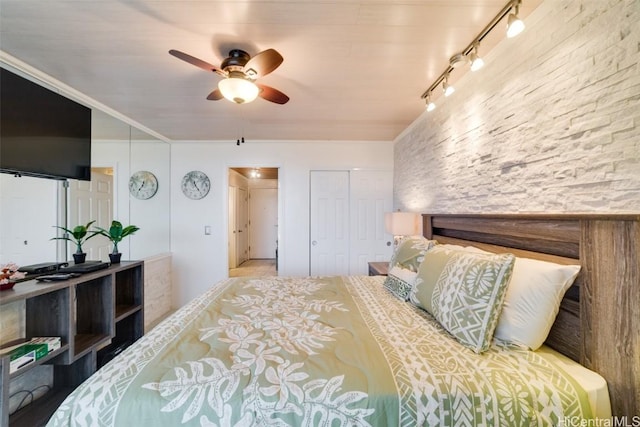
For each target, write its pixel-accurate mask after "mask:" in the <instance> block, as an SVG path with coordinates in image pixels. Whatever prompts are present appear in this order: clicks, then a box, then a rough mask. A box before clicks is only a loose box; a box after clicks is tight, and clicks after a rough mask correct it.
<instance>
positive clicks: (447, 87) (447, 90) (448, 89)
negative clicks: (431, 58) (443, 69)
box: [442, 74, 456, 96]
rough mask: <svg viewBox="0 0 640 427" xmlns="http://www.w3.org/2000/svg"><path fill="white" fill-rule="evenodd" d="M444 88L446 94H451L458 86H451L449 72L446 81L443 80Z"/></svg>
mask: <svg viewBox="0 0 640 427" xmlns="http://www.w3.org/2000/svg"><path fill="white" fill-rule="evenodd" d="M442 90H443V91H444V96H449V95H451V94H452V93H453V92H455V91H456V88H454V87H453V86H451V85H450V84H449V75H448V74H447V77H445V78H444V81H443V82H442Z"/></svg>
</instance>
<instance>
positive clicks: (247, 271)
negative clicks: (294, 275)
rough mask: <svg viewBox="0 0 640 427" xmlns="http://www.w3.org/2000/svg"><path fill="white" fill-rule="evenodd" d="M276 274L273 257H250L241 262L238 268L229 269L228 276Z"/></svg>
mask: <svg viewBox="0 0 640 427" xmlns="http://www.w3.org/2000/svg"><path fill="white" fill-rule="evenodd" d="M277 275H278V272H277V271H276V260H275V259H250V260H248V261H245V262H243V263H242V264H241V265H240V266H239V267H238V268H231V269H229V277H244V276H253V277H260V276H277Z"/></svg>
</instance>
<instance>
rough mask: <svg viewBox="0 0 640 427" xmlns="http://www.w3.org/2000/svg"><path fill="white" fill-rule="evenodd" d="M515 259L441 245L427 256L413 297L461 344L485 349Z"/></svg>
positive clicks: (480, 349) (411, 298)
mask: <svg viewBox="0 0 640 427" xmlns="http://www.w3.org/2000/svg"><path fill="white" fill-rule="evenodd" d="M514 262H515V257H514V256H513V255H511V254H490V253H476V252H465V251H458V250H453V249H449V248H441V247H438V246H436V247H435V248H433V249H431V250H430V251H429V252H427V253H426V254H425V257H424V261H423V262H422V264H421V265H420V268H419V270H418V276H417V278H416V284H415V286H414V288H413V289H412V291H411V295H410V300H411V301H412V302H413V303H414V304H416V305H418V306H419V307H422V308H424V309H425V310H427V311H428V312H429V313H431V314H432V315H433V317H435V318H436V319H437V320H438V322H440V324H441V325H442V327H444V328H445V329H446V330H447V331H449V333H450V334H451V335H453V336H454V337H455V338H456V339H457V340H458V341H459V342H460V343H461V344H463V345H464V346H466V347H468V348H470V349H471V350H473V351H475V352H476V353H482V352H483V351H486V350H488V349H489V346H490V345H491V339H492V337H493V333H494V331H495V328H496V325H497V324H498V317H499V316H500V312H501V311H502V303H503V301H504V296H505V294H506V290H507V285H508V284H509V280H510V279H511V273H512V271H513V265H514Z"/></svg>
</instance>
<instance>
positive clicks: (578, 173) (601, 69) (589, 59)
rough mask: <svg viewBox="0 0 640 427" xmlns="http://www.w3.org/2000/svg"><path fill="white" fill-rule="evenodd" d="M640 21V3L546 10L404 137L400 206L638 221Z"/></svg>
mask: <svg viewBox="0 0 640 427" xmlns="http://www.w3.org/2000/svg"><path fill="white" fill-rule="evenodd" d="M639 22H640V1H638V0H612V1H600V0H582V1H579V0H546V1H545V2H544V3H542V4H541V5H540V6H539V7H538V8H537V9H536V10H535V11H534V12H533V13H532V14H531V15H530V16H529V17H528V19H527V20H525V23H526V29H525V31H524V32H523V33H522V34H520V35H519V36H518V37H515V38H513V39H506V38H505V39H504V40H503V41H502V42H501V43H500V44H499V45H498V46H497V47H496V48H495V49H494V50H493V51H492V52H490V53H489V54H488V55H485V56H484V59H485V64H486V65H485V67H484V68H482V69H481V70H479V71H478V72H475V73H472V72H468V71H467V74H466V75H465V76H464V77H463V78H462V79H461V80H460V81H459V82H458V83H457V84H456V92H455V93H454V94H453V95H452V96H450V97H448V98H446V99H444V98H443V97H440V98H439V99H438V102H437V104H438V107H437V108H436V110H434V111H432V112H430V113H426V112H425V113H424V114H423V115H422V116H421V117H420V118H419V119H417V120H416V121H415V122H414V123H413V125H412V126H410V128H409V129H408V130H407V131H405V132H404V133H403V135H401V137H399V138H398V139H397V142H396V145H395V168H394V205H395V207H396V208H401V209H409V210H413V211H417V212H433V213H439V212H452V213H462V212H464V213H466V212H479V213H482V212H522V211H532V212H567V211H571V212H596V211H597V212H627V211H632V212H639V211H640V48H639V46H640V25H639V24H638V23H639ZM499 27H500V26H499ZM496 30H497V29H496ZM481 47H482V46H481ZM481 54H482V51H481ZM455 72H457V71H455Z"/></svg>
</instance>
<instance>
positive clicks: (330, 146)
mask: <svg viewBox="0 0 640 427" xmlns="http://www.w3.org/2000/svg"><path fill="white" fill-rule="evenodd" d="M238 165H242V166H248V167H278V168H280V170H279V184H280V189H279V194H278V197H279V211H278V217H279V221H280V224H281V225H282V226H281V227H280V228H279V230H278V232H279V236H278V240H279V242H281V244H280V245H279V251H278V257H279V274H280V275H284V276H305V275H307V274H308V272H309V171H310V170H311V169H327V170H334V169H335V170H349V169H353V168H364V169H376V170H386V171H389V170H392V169H393V144H391V142H343V141H319V142H309V141H291V142H268V141H257V142H256V141H251V140H247V142H246V143H245V144H244V145H242V146H237V145H236V144H235V143H234V142H233V141H229V142H176V143H173V144H171V181H172V182H174V183H175V182H180V180H181V179H182V176H184V174H185V173H187V172H189V171H190V170H194V169H196V170H201V171H203V172H205V173H206V174H207V175H208V176H209V178H210V180H211V191H210V192H209V194H208V195H207V197H205V198H204V199H201V200H189V199H187V198H186V197H185V196H184V195H183V194H182V193H181V192H180V191H179V190H177V191H172V193H171V224H172V225H171V249H172V252H173V285H174V292H173V295H174V307H180V306H182V305H183V304H185V303H186V302H187V301H189V300H191V299H193V298H194V297H196V296H198V295H200V294H201V293H203V292H204V291H205V290H206V289H208V288H209V287H210V286H211V285H213V284H214V283H215V282H216V281H218V280H221V279H223V278H225V277H228V253H227V221H228V210H227V200H228V169H229V167H235V166H238ZM205 226H211V229H212V233H211V235H205V234H204V227H205Z"/></svg>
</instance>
